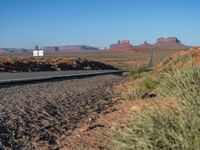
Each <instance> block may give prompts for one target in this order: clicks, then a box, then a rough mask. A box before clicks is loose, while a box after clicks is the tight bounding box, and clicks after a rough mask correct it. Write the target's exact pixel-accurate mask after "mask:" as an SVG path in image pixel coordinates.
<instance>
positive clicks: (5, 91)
mask: <svg viewBox="0 0 200 150" xmlns="http://www.w3.org/2000/svg"><path fill="white" fill-rule="evenodd" d="M121 80H123V78H122V77H121V76H116V75H104V76H96V77H89V78H82V79H73V80H65V81H56V82H48V83H35V84H26V85H17V86H12V87H6V88H1V89H0V98H1V100H0V149H44V147H45V146H46V149H60V148H63V143H64V141H66V139H67V138H68V137H69V136H70V135H72V133H73V131H74V130H75V129H77V128H78V127H81V125H83V124H87V123H89V122H93V121H94V120H95V119H96V117H97V116H98V114H100V113H102V112H103V111H104V110H106V109H107V108H109V107H110V106H112V105H113V100H112V96H113V86H114V85H115V84H117V83H119V82H120V81H121ZM94 127H95V126H94ZM42 147H43V148H42Z"/></svg>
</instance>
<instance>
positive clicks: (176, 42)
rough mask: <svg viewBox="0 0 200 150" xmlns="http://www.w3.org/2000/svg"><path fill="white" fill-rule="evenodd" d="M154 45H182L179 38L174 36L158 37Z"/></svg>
mask: <svg viewBox="0 0 200 150" xmlns="http://www.w3.org/2000/svg"><path fill="white" fill-rule="evenodd" d="M155 46H159V47H174V46H175V47H180V46H184V45H183V44H182V43H181V41H180V40H178V39H177V38H176V37H169V38H159V39H158V40H157V42H156V44H155Z"/></svg>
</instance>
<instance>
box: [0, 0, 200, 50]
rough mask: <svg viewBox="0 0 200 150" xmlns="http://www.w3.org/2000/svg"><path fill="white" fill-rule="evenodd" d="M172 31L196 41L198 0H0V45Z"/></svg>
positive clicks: (135, 38)
mask: <svg viewBox="0 0 200 150" xmlns="http://www.w3.org/2000/svg"><path fill="white" fill-rule="evenodd" d="M171 36H173V37H174V36H175V37H178V38H179V39H180V40H181V41H182V42H183V43H185V44H188V45H200V0H0V47H1V48H2V47H7V48H8V47H15V48H16V47H17V48H22V47H23V48H33V47H34V46H35V45H36V44H37V45H39V46H51V45H68V44H87V45H92V46H98V47H101V48H104V47H105V46H108V45H109V44H111V43H115V42H116V41H117V40H118V39H128V40H130V41H131V43H132V44H133V45H137V44H140V43H143V42H144V40H147V41H148V42H150V43H154V42H155V41H156V39H157V38H159V37H171Z"/></svg>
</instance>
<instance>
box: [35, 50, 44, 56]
mask: <svg viewBox="0 0 200 150" xmlns="http://www.w3.org/2000/svg"><path fill="white" fill-rule="evenodd" d="M33 56H34V57H39V56H40V57H42V56H44V51H43V50H33Z"/></svg>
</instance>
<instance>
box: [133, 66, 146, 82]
mask: <svg viewBox="0 0 200 150" xmlns="http://www.w3.org/2000/svg"><path fill="white" fill-rule="evenodd" d="M146 71H147V67H146V66H140V67H138V68H134V69H132V70H130V71H129V76H130V77H132V78H135V79H136V78H139V77H141V74H142V73H144V72H146Z"/></svg>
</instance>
